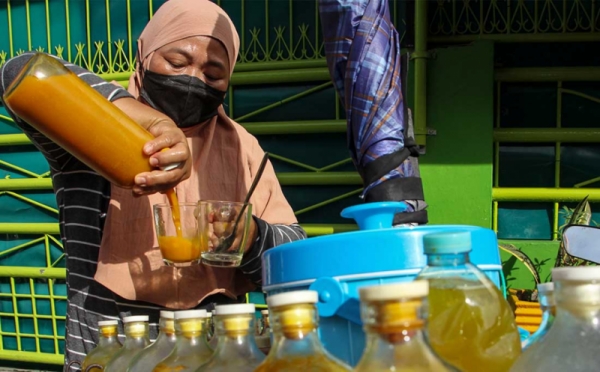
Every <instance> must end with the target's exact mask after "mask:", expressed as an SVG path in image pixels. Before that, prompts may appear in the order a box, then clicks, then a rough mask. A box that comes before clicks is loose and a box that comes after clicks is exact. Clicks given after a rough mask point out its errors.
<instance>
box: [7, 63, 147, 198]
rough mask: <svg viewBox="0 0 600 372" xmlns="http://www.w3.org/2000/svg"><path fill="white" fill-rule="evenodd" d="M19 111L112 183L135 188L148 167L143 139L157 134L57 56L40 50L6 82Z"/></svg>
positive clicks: (9, 97)
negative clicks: (151, 131)
mask: <svg viewBox="0 0 600 372" xmlns="http://www.w3.org/2000/svg"><path fill="white" fill-rule="evenodd" d="M3 99H4V102H5V103H6V105H7V106H8V108H9V109H10V110H11V111H12V112H14V113H15V114H16V115H17V116H19V117H20V118H21V119H23V120H24V121H25V122H27V123H28V124H30V125H31V126H32V127H34V128H35V129H37V130H38V131H40V133H42V134H44V135H45V136H46V137H48V138H49V139H50V140H52V141H53V142H54V143H56V144H58V145H59V146H60V147H62V148H63V149H65V150H67V151H68V152H69V153H71V154H72V155H73V156H75V157H76V158H77V159H79V160H80V161H82V162H83V163H85V164H86V165H87V166H89V167H90V168H92V169H93V170H95V171H96V172H98V173H99V174H101V175H102V176H103V177H104V178H106V179H107V180H108V181H110V182H111V183H113V184H115V185H117V186H121V187H126V188H131V187H132V186H133V184H134V178H135V176H136V175H137V174H138V173H142V172H150V171H152V167H151V166H150V163H149V158H148V157H147V156H146V155H144V154H143V152H142V148H143V147H144V144H145V143H146V142H148V141H150V140H152V139H153V138H154V136H152V134H150V132H148V131H147V130H146V129H144V128H142V127H141V126H140V125H139V124H137V123H136V122H135V121H133V120H132V119H131V118H129V116H127V115H126V114H125V113H124V112H123V111H121V110H120V109H119V108H118V107H117V106H115V105H113V104H112V103H111V102H110V101H108V100H107V99H106V98H104V97H103V96H102V95H101V94H100V93H98V92H96V91H95V90H94V89H93V88H92V87H90V86H89V85H88V84H86V83H85V82H84V81H83V80H81V79H80V78H79V77H78V76H77V75H75V74H74V73H73V72H71V71H70V70H69V69H67V68H66V67H65V66H63V64H62V63H60V62H59V61H58V60H57V59H55V58H53V57H51V56H49V55H47V54H44V53H36V54H35V55H34V56H33V57H32V58H31V59H30V60H29V62H28V63H27V64H26V65H25V66H24V67H23V69H22V71H21V72H20V73H19V75H18V76H17V78H16V79H15V80H14V81H13V82H12V83H11V84H10V85H9V86H8V88H7V89H6V91H5V93H4V96H3Z"/></svg>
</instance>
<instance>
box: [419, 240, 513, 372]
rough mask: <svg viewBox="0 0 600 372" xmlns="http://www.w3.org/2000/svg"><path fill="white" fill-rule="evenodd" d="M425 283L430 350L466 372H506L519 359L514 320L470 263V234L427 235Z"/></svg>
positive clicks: (478, 271)
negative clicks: (427, 293)
mask: <svg viewBox="0 0 600 372" xmlns="http://www.w3.org/2000/svg"><path fill="white" fill-rule="evenodd" d="M423 243H424V248H425V254H426V255H427V266H426V267H425V268H424V269H423V270H422V271H421V273H419V275H418V276H417V279H427V280H428V281H429V309H428V311H429V316H428V325H427V337H428V340H429V343H430V344H431V346H432V347H433V350H434V351H435V352H436V353H437V354H438V355H439V356H440V357H442V359H444V360H445V361H446V362H448V363H449V364H451V365H452V366H454V367H456V368H458V369H460V370H461V371H464V372H481V371H486V372H496V371H498V372H505V371H507V370H508V369H509V368H510V367H511V366H512V364H513V363H514V362H515V360H516V359H517V358H518V357H519V355H520V354H521V339H520V336H519V331H518V330H517V325H516V323H515V319H514V314H513V312H512V309H511V308H510V305H509V304H508V302H507V301H506V300H505V299H504V297H503V296H502V294H501V293H500V291H499V290H498V288H496V286H495V285H494V283H492V281H491V280H490V279H489V278H488V277H487V276H486V275H485V274H484V273H483V272H482V271H480V270H479V269H478V268H477V267H476V266H475V265H472V264H471V263H470V262H469V252H470V251H471V234H470V233H469V232H449V233H434V234H428V235H425V237H424V240H423Z"/></svg>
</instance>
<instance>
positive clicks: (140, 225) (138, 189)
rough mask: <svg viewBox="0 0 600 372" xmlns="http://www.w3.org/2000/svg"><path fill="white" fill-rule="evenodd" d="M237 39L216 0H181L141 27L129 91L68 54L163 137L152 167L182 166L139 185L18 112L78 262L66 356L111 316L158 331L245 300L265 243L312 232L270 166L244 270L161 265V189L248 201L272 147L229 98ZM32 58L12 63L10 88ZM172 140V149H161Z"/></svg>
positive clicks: (78, 354) (183, 197)
mask: <svg viewBox="0 0 600 372" xmlns="http://www.w3.org/2000/svg"><path fill="white" fill-rule="evenodd" d="M238 48H239V37H238V35H237V32H236V30H235V28H234V25H233V23H232V22H231V20H230V19H229V17H228V16H227V14H226V13H225V12H224V11H223V10H222V9H221V8H219V7H218V6H216V5H215V4H213V3H212V2H210V1H208V0H170V1H168V2H166V3H165V4H164V5H163V6H162V7H161V8H160V9H159V10H158V11H157V12H156V14H155V15H154V18H153V19H152V20H151V21H150V22H149V23H148V25H147V26H146V28H145V29H144V31H143V32H142V35H141V36H140V39H139V41H138V55H137V61H138V64H137V66H136V71H135V73H134V74H133V75H132V77H131V80H130V84H129V88H128V91H125V90H124V89H122V88H120V87H119V86H117V85H114V84H110V83H106V82H104V81H103V80H102V79H101V78H100V77H98V76H96V75H94V74H92V73H90V72H89V71H86V70H84V69H82V68H80V67H78V66H74V65H72V64H69V63H66V62H64V63H65V65H66V66H67V67H68V68H69V69H71V70H72V71H74V72H75V73H76V74H78V75H79V76H80V77H81V78H82V79H84V80H85V81H86V82H87V83H89V84H90V85H91V86H92V87H94V89H96V90H97V91H98V92H100V93H101V94H103V95H104V96H105V97H106V98H107V99H109V100H110V101H112V102H113V103H114V104H115V105H117V106H118V107H120V108H121V109H122V110H123V111H124V112H125V113H127V114H128V115H129V116H131V117H132V118H133V119H135V120H136V121H137V122H138V123H139V124H140V125H142V126H144V127H146V128H147V129H148V130H149V131H151V133H152V134H154V135H155V136H156V138H155V139H154V140H153V141H151V142H149V143H148V144H146V146H145V147H144V151H145V152H146V154H148V155H151V158H150V163H151V164H152V165H153V166H155V167H157V168H158V167H164V166H167V165H173V164H178V166H177V168H176V169H174V170H171V171H161V170H156V171H153V172H150V173H144V174H140V175H137V176H136V179H135V182H136V185H135V187H134V188H133V192H132V190H125V189H120V188H118V187H116V186H113V185H110V184H109V183H108V182H107V181H106V180H104V179H102V178H101V177H100V176H99V175H97V174H96V173H95V172H93V171H91V170H90V169H89V168H87V167H86V166H85V165H83V164H82V163H81V162H79V161H78V160H77V159H75V158H73V157H72V156H71V155H70V154H68V153H67V152H65V151H64V150H63V149H61V148H60V147H58V146H57V145H55V144H54V143H52V142H51V141H49V140H48V139H46V138H44V136H43V135H41V134H40V133H39V132H37V131H35V130H34V129H33V128H31V127H30V126H29V125H27V123H24V122H23V121H21V120H20V119H19V118H17V117H14V115H13V117H14V119H15V121H16V122H17V124H18V125H19V126H20V127H21V128H22V129H23V130H24V132H25V133H27V135H28V136H29V137H30V138H31V139H32V140H33V142H34V143H35V144H36V146H37V147H38V148H39V149H40V151H42V152H43V153H44V155H45V156H46V158H47V160H48V162H49V164H50V167H51V170H52V177H53V181H54V182H53V184H54V188H55V193H56V197H57V202H58V206H59V211H60V221H61V222H60V223H61V234H62V239H63V242H64V248H65V253H66V257H67V271H68V288H69V292H68V312H67V335H66V347H65V356H66V359H65V364H67V363H69V362H71V361H81V360H82V359H83V357H84V356H85V354H86V353H87V352H89V351H90V350H91V349H92V348H94V347H95V344H96V342H97V329H96V323H97V321H98V320H101V319H103V318H109V319H118V318H119V317H120V316H122V315H124V314H148V315H150V316H151V324H152V325H154V326H153V327H151V332H152V335H151V336H152V337H154V336H155V334H156V323H157V318H158V314H159V310H160V309H162V308H171V309H188V308H195V307H202V308H205V307H209V306H212V305H213V304H215V303H223V302H236V301H237V299H238V297H239V296H241V295H243V294H244V293H246V292H248V291H250V290H252V289H254V288H255V287H256V286H259V285H260V281H261V260H260V256H261V254H262V253H263V252H264V251H265V250H267V249H269V248H272V247H274V246H277V245H279V244H282V243H286V242H290V241H293V240H298V239H304V238H305V237H306V234H305V232H304V231H303V230H302V228H301V227H300V226H299V225H298V224H297V221H296V219H295V217H294V214H293V212H292V210H291V208H290V206H289V204H288V203H287V201H286V200H285V197H284V196H283V194H282V191H281V187H280V186H279V184H278V182H277V179H276V177H275V172H274V170H273V167H272V165H271V164H270V163H269V164H268V166H267V168H266V170H265V173H264V175H263V177H262V179H261V182H260V183H259V186H258V188H257V189H256V191H255V193H254V196H253V197H252V199H251V203H252V205H253V214H254V216H253V217H254V218H253V219H252V221H251V226H249V230H250V231H251V234H252V239H251V240H250V241H249V244H247V246H246V247H244V249H245V255H244V259H243V261H242V264H241V266H240V267H239V268H238V269H215V268H211V267H207V266H204V265H197V266H193V267H189V268H183V269H177V268H173V267H167V266H165V265H164V264H163V263H162V260H161V256H160V251H159V250H158V249H157V244H156V236H155V233H154V227H153V223H152V210H151V207H152V205H154V204H157V203H165V202H166V198H165V196H164V195H163V194H160V193H157V191H164V190H167V189H169V188H172V187H173V186H175V185H176V190H177V194H178V196H179V199H180V202H196V201H197V200H200V199H203V200H209V199H212V200H233V201H241V200H243V198H244V195H245V193H246V191H247V189H248V187H249V185H250V183H251V180H252V178H253V176H254V174H255V173H256V170H257V168H258V165H259V163H260V160H261V158H262V156H263V154H264V152H263V151H262V149H261V148H260V146H259V145H258V142H257V141H256V139H255V138H254V137H253V136H251V135H250V134H249V133H247V132H246V131H245V130H244V129H243V128H242V127H241V126H240V125H238V124H237V123H235V122H233V121H232V120H231V119H229V118H228V117H227V116H226V114H225V112H224V111H223V107H222V103H223V99H224V96H225V92H226V90H227V88H228V86H229V83H230V78H231V74H232V73H233V68H234V65H235V61H236V59H237V53H238ZM31 55H32V53H27V54H24V55H21V56H18V57H15V58H13V59H11V60H9V61H8V62H7V63H6V64H5V65H4V67H3V68H2V71H1V81H0V82H1V84H0V85H1V89H0V93H3V92H4V89H6V87H7V86H8V85H9V84H10V82H11V81H12V80H13V79H14V78H15V76H16V74H17V73H18V72H19V71H20V69H21V68H22V67H23V65H24V64H25V63H26V62H27V60H29V58H30V57H31ZM32 104H35V103H33V102H32ZM164 148H169V150H168V151H165V152H160V150H162V149H164Z"/></svg>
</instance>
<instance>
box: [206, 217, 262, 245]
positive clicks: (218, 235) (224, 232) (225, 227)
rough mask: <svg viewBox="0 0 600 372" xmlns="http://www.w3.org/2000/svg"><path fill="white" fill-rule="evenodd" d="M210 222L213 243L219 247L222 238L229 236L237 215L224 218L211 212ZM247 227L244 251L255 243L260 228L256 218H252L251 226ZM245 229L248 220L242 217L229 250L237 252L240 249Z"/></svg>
mask: <svg viewBox="0 0 600 372" xmlns="http://www.w3.org/2000/svg"><path fill="white" fill-rule="evenodd" d="M208 222H209V224H210V226H211V228H210V232H209V233H210V240H211V244H212V246H213V247H218V246H219V245H220V242H221V240H222V239H224V238H226V237H227V236H229V234H230V233H231V228H232V226H231V225H232V224H234V223H235V216H233V215H232V216H230V218H227V219H223V218H216V216H215V215H214V213H210V214H209V216H208ZM247 228H248V237H247V238H246V244H245V246H244V253H246V252H247V251H248V250H249V249H250V248H251V247H252V244H254V242H255V241H256V238H257V235H258V228H257V226H256V221H254V218H250V222H249V226H248V227H247ZM244 229H246V221H245V219H244V218H242V219H240V222H239V223H238V226H237V231H236V232H235V238H234V240H233V243H232V244H231V247H229V249H228V251H231V252H236V251H239V250H240V244H241V243H242V238H243V237H244Z"/></svg>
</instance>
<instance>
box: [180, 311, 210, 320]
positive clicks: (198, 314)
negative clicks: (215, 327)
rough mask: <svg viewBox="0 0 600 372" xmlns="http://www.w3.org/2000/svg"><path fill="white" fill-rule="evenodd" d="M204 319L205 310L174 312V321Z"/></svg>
mask: <svg viewBox="0 0 600 372" xmlns="http://www.w3.org/2000/svg"><path fill="white" fill-rule="evenodd" d="M206 317H207V315H206V310H184V311H176V312H175V319H194V318H206Z"/></svg>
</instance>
